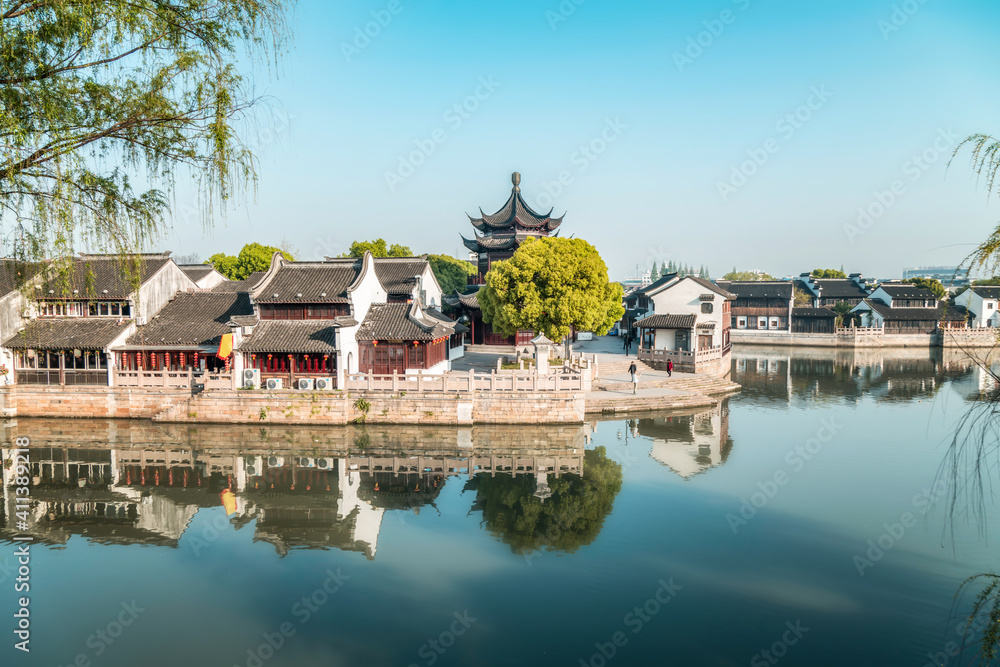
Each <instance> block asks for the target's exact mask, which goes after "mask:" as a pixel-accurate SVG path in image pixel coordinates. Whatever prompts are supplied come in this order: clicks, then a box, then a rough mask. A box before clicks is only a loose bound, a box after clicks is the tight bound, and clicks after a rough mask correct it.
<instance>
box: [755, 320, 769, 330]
mask: <svg viewBox="0 0 1000 667" xmlns="http://www.w3.org/2000/svg"><path fill="white" fill-rule="evenodd" d="M757 328H758V329H766V328H767V318H766V317H758V318H757Z"/></svg>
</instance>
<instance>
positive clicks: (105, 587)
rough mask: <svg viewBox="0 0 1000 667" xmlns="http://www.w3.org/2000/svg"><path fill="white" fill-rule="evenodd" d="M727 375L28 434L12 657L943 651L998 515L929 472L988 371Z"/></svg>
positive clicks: (9, 607) (22, 429) (842, 358)
mask: <svg viewBox="0 0 1000 667" xmlns="http://www.w3.org/2000/svg"><path fill="white" fill-rule="evenodd" d="M734 379H735V380H736V381H737V382H739V383H741V384H743V385H744V391H743V393H742V394H740V395H739V396H737V397H735V398H733V399H731V400H729V401H728V402H727V403H726V404H723V405H720V406H719V407H718V408H716V409H712V410H705V411H701V412H699V413H697V414H688V415H667V414H663V415H638V416H637V417H636V418H635V419H618V420H613V421H599V422H594V423H591V424H587V425H586V426H584V427H569V428H529V427H523V428H480V427H476V428H473V429H435V428H390V427H369V428H367V429H361V428H353V429H262V428H252V427H238V428H231V427H202V428H197V429H191V428H188V427H182V426H159V425H151V424H149V423H145V422H143V423H136V424H128V423H122V422H74V421H53V420H46V421H43V420H25V419H21V420H17V422H16V423H15V424H10V425H8V426H7V427H6V428H5V430H4V431H3V436H4V440H5V442H6V443H7V444H6V445H5V446H9V444H10V442H11V441H12V439H13V438H15V437H19V436H21V437H28V438H30V439H31V443H32V444H31V458H32V464H33V466H34V470H33V473H34V479H33V484H32V489H31V492H32V503H33V504H32V510H31V512H32V515H31V521H32V524H33V526H32V528H31V530H30V531H29V532H30V533H31V534H32V535H33V536H34V538H35V542H34V544H33V546H32V551H31V568H32V569H31V575H30V576H31V582H30V583H31V591H30V596H31V606H30V609H31V614H32V626H31V627H32V641H31V649H32V651H31V653H30V655H24V654H21V653H20V652H18V651H15V650H13V648H12V646H13V643H14V641H15V639H14V637H13V635H12V634H11V631H10V628H11V614H12V613H13V611H14V609H15V605H16V598H17V597H18V595H19V594H16V593H15V592H14V590H13V587H14V584H15V579H14V578H15V576H16V574H14V572H13V566H14V564H15V557H14V549H15V546H14V543H13V542H12V541H11V538H12V537H13V536H14V535H15V534H17V531H16V530H15V527H14V521H15V519H14V518H13V517H12V516H11V513H12V511H13V507H14V505H13V500H12V494H13V489H12V488H11V487H9V486H8V487H6V491H5V493H6V495H5V503H4V507H5V509H4V514H3V517H2V519H0V522H2V523H0V526H2V527H3V528H2V531H3V532H2V535H3V536H4V539H3V541H2V542H0V581H2V583H0V611H2V612H3V618H4V619H6V620H5V621H4V633H3V636H4V637H5V639H4V640H3V646H2V648H0V660H2V663H0V664H4V665H7V664H30V665H69V664H73V663H74V661H76V664H81V665H85V664H93V665H130V666H131V665H221V666H229V665H244V666H250V667H252V666H254V665H258V666H261V665H401V666H403V667H405V666H407V665H428V666H429V665H557V664H563V665H581V664H584V665H588V664H589V665H594V666H595V667H600V666H601V665H604V664H609V665H651V664H656V665H660V664H671V665H767V664H779V663H780V664H787V665H838V666H841V665H914V666H916V667H920V666H922V665H925V664H929V663H930V662H931V656H933V655H934V654H939V653H940V652H942V651H944V650H946V647H947V646H948V643H949V642H952V641H955V640H957V639H958V635H957V634H956V633H955V631H954V628H955V626H956V625H957V624H959V623H960V621H961V618H960V615H959V612H960V611H961V609H962V607H961V606H959V607H958V608H956V607H954V606H953V602H954V595H955V592H956V589H957V588H958V586H959V584H960V583H961V582H962V581H963V580H964V579H965V578H966V577H968V576H969V575H972V574H975V573H978V572H982V571H987V570H992V569H995V568H996V567H997V560H998V559H997V557H996V553H995V549H993V548H991V545H990V543H989V541H988V539H989V538H991V537H992V538H995V535H996V529H997V527H998V526H997V517H998V512H997V511H996V508H995V507H994V506H993V504H992V501H990V500H989V499H987V508H988V511H987V516H986V518H985V519H984V521H982V522H975V521H961V522H959V523H957V524H955V523H951V522H948V521H947V517H948V512H947V496H948V489H947V488H946V487H945V486H944V485H943V484H939V485H938V486H937V487H935V486H934V482H935V478H936V475H937V473H938V471H939V469H940V466H941V464H942V461H943V460H944V458H945V454H946V451H947V445H948V443H949V441H950V438H951V435H952V433H953V432H954V428H955V423H956V421H957V420H958V419H959V418H960V417H961V416H962V415H964V414H965V413H966V412H967V411H968V410H969V409H970V406H971V405H972V403H971V400H970V398H971V397H973V396H975V395H976V394H977V393H978V392H979V391H980V390H981V389H983V388H988V386H989V382H988V381H987V380H986V379H985V377H984V374H983V373H982V372H981V371H979V370H978V369H977V368H976V367H975V366H973V365H972V364H971V363H970V362H968V361H967V360H965V359H963V358H962V356H961V354H958V353H951V352H948V353H942V352H940V351H932V352H928V351H926V350H924V351H899V352H892V353H885V354H882V353H877V352H875V353H872V352H863V353H862V352H858V353H855V352H853V351H852V352H845V351H839V352H837V351H824V350H814V351H810V350H783V349H777V348H775V349H767V348H760V349H748V348H744V349H741V350H739V351H738V352H737V354H736V359H735V360H734ZM5 458H8V456H7V454H6V453H5ZM542 470H545V471H546V472H545V473H542V472H541V471H542ZM393 471H396V473H398V474H396V473H394V472H393ZM981 528H984V529H986V531H987V533H986V538H984V537H982V536H981V534H980V529H981ZM869 541H871V542H869ZM879 543H881V547H880V546H879ZM763 651H767V653H766V654H764V653H762V652H763ZM941 657H947V656H946V655H944V654H941V655H940V656H939V664H940V658H941ZM581 661H582V663H581ZM949 664H959V661H958V659H957V658H954V659H951V661H950V663H949Z"/></svg>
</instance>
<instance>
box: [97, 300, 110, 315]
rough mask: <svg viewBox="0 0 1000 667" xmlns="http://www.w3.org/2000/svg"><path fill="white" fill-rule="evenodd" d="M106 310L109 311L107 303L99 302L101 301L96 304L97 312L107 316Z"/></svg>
mask: <svg viewBox="0 0 1000 667" xmlns="http://www.w3.org/2000/svg"><path fill="white" fill-rule="evenodd" d="M108 311H109V308H108V304H107V303H105V302H101V303H99V304H98V308H97V312H98V314H99V315H104V316H107V314H108Z"/></svg>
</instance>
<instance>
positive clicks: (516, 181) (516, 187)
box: [510, 171, 521, 192]
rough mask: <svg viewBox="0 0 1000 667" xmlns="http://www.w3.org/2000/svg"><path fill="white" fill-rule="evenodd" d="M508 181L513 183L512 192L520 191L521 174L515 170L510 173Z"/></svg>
mask: <svg viewBox="0 0 1000 667" xmlns="http://www.w3.org/2000/svg"><path fill="white" fill-rule="evenodd" d="M510 182H511V183H513V184H514V192H520V191H521V187H520V185H521V174H519V173H517V172H516V171H515V172H514V173H513V174H511V175H510Z"/></svg>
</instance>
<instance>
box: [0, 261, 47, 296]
mask: <svg viewBox="0 0 1000 667" xmlns="http://www.w3.org/2000/svg"><path fill="white" fill-rule="evenodd" d="M46 266H47V264H46V263H45V262H22V261H20V260H16V259H0V296H6V295H7V294H10V293H11V292H13V291H14V290H16V289H19V288H20V287H22V286H23V285H24V284H25V283H26V282H27V281H28V280H30V279H31V278H33V277H35V276H36V275H38V273H39V272H40V271H41V270H42V269H43V268H45V267H46Z"/></svg>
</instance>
